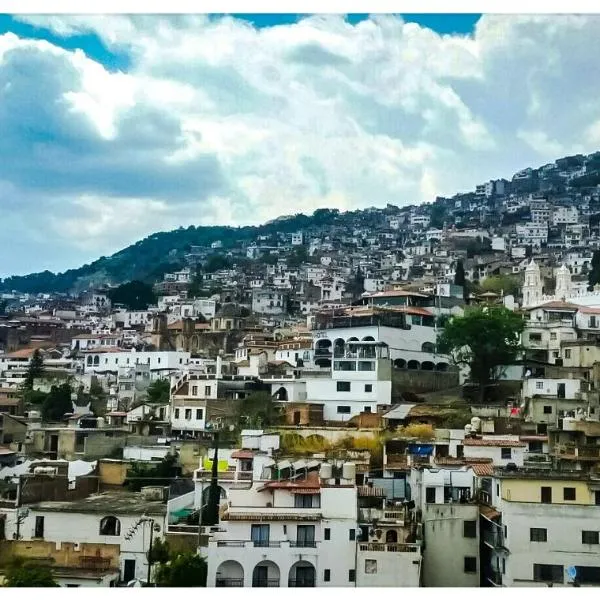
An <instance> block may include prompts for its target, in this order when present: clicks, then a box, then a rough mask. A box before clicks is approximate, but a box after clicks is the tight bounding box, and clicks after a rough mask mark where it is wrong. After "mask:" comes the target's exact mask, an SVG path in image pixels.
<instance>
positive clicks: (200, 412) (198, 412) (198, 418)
mask: <svg viewBox="0 0 600 600" xmlns="http://www.w3.org/2000/svg"><path fill="white" fill-rule="evenodd" d="M203 415H204V411H203V410H202V409H201V408H197V409H196V421H202V417H203Z"/></svg>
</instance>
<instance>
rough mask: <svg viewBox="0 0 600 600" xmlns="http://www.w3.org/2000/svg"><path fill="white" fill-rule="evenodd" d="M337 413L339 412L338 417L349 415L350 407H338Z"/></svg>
mask: <svg viewBox="0 0 600 600" xmlns="http://www.w3.org/2000/svg"><path fill="white" fill-rule="evenodd" d="M337 412H338V415H349V414H350V407H349V406H338V407H337Z"/></svg>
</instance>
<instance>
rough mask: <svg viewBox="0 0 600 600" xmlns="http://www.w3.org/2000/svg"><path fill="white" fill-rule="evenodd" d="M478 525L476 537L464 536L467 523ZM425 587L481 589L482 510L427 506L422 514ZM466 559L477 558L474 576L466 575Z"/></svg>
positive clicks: (436, 505)
mask: <svg viewBox="0 0 600 600" xmlns="http://www.w3.org/2000/svg"><path fill="white" fill-rule="evenodd" d="M467 520H468V521H475V522H476V523H477V537H475V538H466V537H464V535H463V524H464V522H465V521H467ZM423 521H424V538H425V548H424V552H423V586H424V587H479V568H480V565H479V506H478V505H477V504H428V505H426V509H425V511H424V512H423ZM465 556H471V557H475V558H476V561H477V570H476V572H475V573H465V572H464V558H465Z"/></svg>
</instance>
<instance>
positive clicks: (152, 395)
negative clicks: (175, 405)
mask: <svg viewBox="0 0 600 600" xmlns="http://www.w3.org/2000/svg"><path fill="white" fill-rule="evenodd" d="M146 393H147V394H148V402H152V403H153V404H168V403H169V399H170V393H171V384H170V383H169V380H168V379H157V380H156V381H153V382H152V383H151V384H150V385H149V386H148V390H147V392H146Z"/></svg>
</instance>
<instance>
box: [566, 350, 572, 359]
mask: <svg viewBox="0 0 600 600" xmlns="http://www.w3.org/2000/svg"><path fill="white" fill-rule="evenodd" d="M565 358H571V350H565Z"/></svg>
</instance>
